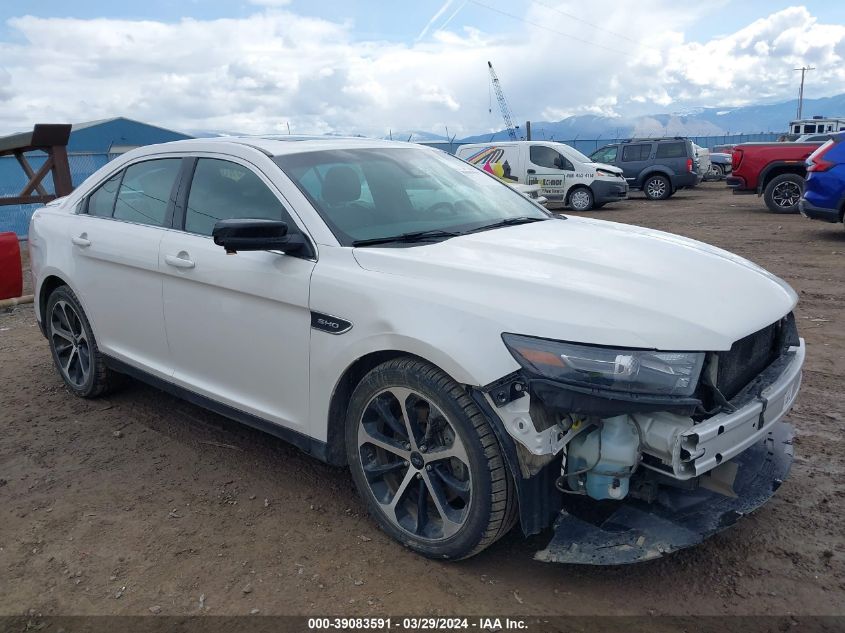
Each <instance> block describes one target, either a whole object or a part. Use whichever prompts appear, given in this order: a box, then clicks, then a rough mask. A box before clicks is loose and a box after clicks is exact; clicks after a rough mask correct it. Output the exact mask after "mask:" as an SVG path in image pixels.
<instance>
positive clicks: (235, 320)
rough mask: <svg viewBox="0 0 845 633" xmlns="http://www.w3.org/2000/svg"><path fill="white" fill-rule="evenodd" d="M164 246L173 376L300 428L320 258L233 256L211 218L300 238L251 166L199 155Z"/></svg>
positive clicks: (305, 410)
mask: <svg viewBox="0 0 845 633" xmlns="http://www.w3.org/2000/svg"><path fill="white" fill-rule="evenodd" d="M186 180H188V181H189V182H190V184H189V185H188V186H186V187H185V189H184V190H183V191H182V192H181V194H180V196H179V201H178V204H177V213H176V220H175V225H176V227H177V228H178V229H180V230H174V231H171V232H169V233H168V234H167V235H166V236H165V237H164V239H163V240H162V243H161V249H160V261H159V266H160V269H161V271H162V273H163V279H164V288H163V297H164V316H165V321H166V329H167V340H168V343H169V345H170V352H171V358H172V362H173V367H174V373H173V380H174V382H176V383H177V384H178V385H181V386H183V387H185V388H187V389H189V390H191V391H193V392H196V393H199V394H202V395H204V396H206V397H209V398H212V399H214V400H216V401H218V402H222V403H223V404H225V405H228V406H231V407H234V408H236V409H239V410H240V411H245V412H247V413H250V414H253V415H256V416H259V417H261V418H263V419H265V420H269V421H271V422H275V423H277V424H281V425H284V426H286V427H289V428H294V429H295V430H302V427H304V426H305V425H306V423H307V416H308V366H309V356H308V349H309V338H310V323H311V321H310V318H311V317H310V311H309V308H308V294H309V292H308V291H309V283H310V278H311V271H312V270H313V268H314V261H312V260H309V259H303V258H300V257H296V256H292V255H284V254H281V253H278V252H267V251H260V252H248V251H242V252H239V253H237V254H235V255H227V254H226V252H225V251H224V249H223V248H222V247H220V246H217V245H216V244H214V241H213V240H212V238H211V237H210V236H211V232H212V229H213V228H214V224H215V222H217V221H218V220H222V219H227V218H270V219H276V220H284V221H286V222H288V226H289V227H290V228H289V230H290V232H291V233H293V232H297V231H299V232H302V229H301V228H300V227H299V226H298V225H297V224H296V223H295V222H294V221H293V220H292V218H291V216H290V215H289V213H288V211H287V209H286V208H285V204H284V203H283V201H282V200H281V198H280V197H279V195H278V194H277V192H276V191H275V189H274V188H273V187H272V185H271V183H270V181H269V179H267V177H266V176H265V175H264V174H263V173H261V172H260V171H259V170H258V169H256V168H255V167H254V166H252V165H251V164H249V163H247V162H245V161H241V160H240V159H235V158H230V157H226V158H225V159H224V158H222V157H211V156H209V157H200V158H198V159H197V160H196V161H195V165H194V168H193V170H192V173H189V174H187V175H186Z"/></svg>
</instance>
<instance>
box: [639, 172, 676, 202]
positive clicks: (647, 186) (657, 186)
mask: <svg viewBox="0 0 845 633" xmlns="http://www.w3.org/2000/svg"><path fill="white" fill-rule="evenodd" d="M643 193H645V197H646V198H648V199H649V200H666V198H668V197H669V196H671V195H672V184H671V183H670V182H669V179H668V178H667V177H666V176H661V175H660V174H655V175H653V176H649V177H648V178H646V181H645V182H644V183H643Z"/></svg>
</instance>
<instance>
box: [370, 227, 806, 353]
mask: <svg viewBox="0 0 845 633" xmlns="http://www.w3.org/2000/svg"><path fill="white" fill-rule="evenodd" d="M353 253H354V256H355V259H356V260H357V262H358V263H359V265H360V266H361V267H362V268H364V269H365V270H369V271H374V272H378V273H384V274H387V275H390V276H391V277H390V279H385V283H386V284H387V283H389V282H393V283H396V282H397V281H398V282H400V283H401V284H402V287H403V288H404V289H407V288H415V289H417V290H418V292H417V293H415V294H416V295H417V296H418V297H419V300H420V301H428V302H435V303H439V304H440V305H442V306H448V308H449V311H450V312H451V311H454V310H459V311H460V313H461V314H462V315H464V317H465V318H470V319H472V318H474V317H476V316H477V318H478V319H479V323H480V322H482V321H483V322H484V323H489V322H490V321H491V320H494V321H495V324H496V326H497V327H498V328H499V329H501V331H503V332H515V333H519V334H526V335H532V336H540V337H544V338H552V339H559V340H567V341H575V342H583V343H592V344H602V345H615V346H624V347H641V348H650V349H663V350H678V351H681V350H702V351H716V350H725V349H729V348H730V346H731V344H732V343H733V342H734V341H736V340H738V339H740V338H742V337H744V336H746V335H748V334H750V333H752V332H756V331H757V330H759V329H761V328H763V327H765V326H767V325H769V324H771V323H773V322H774V321H776V320H778V319H780V318H781V317H783V316H784V315H786V314H788V313H789V312H790V310H792V309H793V307H794V306H795V303H796V301H797V297H796V295H795V292H794V291H793V290H792V289H791V288H790V287H789V286H788V285H787V284H786V283H785V282H784V281H782V280H781V279H779V278H778V277H776V276H774V275H772V274H771V273H768V272H766V271H765V270H763V269H762V268H760V267H759V266H757V265H755V264H753V263H752V262H750V261H748V260H745V259H743V258H741V257H739V256H737V255H734V254H732V253H729V252H727V251H723V250H721V249H718V248H715V247H713V246H709V245H707V244H703V243H701V242H696V241H694V240H690V239H687V238H683V237H680V236H677V235H672V234H670V233H664V232H661V231H654V230H650V229H645V228H641V227H636V226H631V225H626V224H618V223H614V222H606V221H602V220H592V219H586V218H566V219H554V220H547V221H543V222H535V223H532V224H525V225H519V226H512V227H504V228H500V229H493V230H489V231H482V232H479V233H473V234H469V235H464V236H459V237H455V238H452V239H448V240H445V241H442V242H439V243H435V244H427V245H415V246H410V247H394V248H390V247H369V248H356V249H354V251H353ZM376 291H378V289H376ZM461 325H462V326H463V325H464V324H461Z"/></svg>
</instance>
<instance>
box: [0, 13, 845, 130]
mask: <svg viewBox="0 0 845 633" xmlns="http://www.w3.org/2000/svg"><path fill="white" fill-rule="evenodd" d="M253 1H255V2H260V3H261V4H264V5H269V4H271V3H272V4H273V5H274V6H278V5H280V4H283V2H280V1H279V0H253ZM488 1H489V2H495V0H488ZM705 4H707V6H711V8H712V6H713V5H712V3H705ZM570 5H572V6H570ZM462 6H463V4H459V3H456V2H445V3H444V4H443V5H441V10H440V11H438V15H435V17H434V18H432V21H431V23H430V24H429V25H428V26H427V27H426V29H424V30H423V31H424V32H426V31H428V30H431V28H433V27H434V26H435V25H436V24H437V22H438V20H441V19H442V18H443V16H444V15H446V13H447V11H449V10H450V9H451V10H456V9H459V8H460V7H462ZM637 6H638V10H637V11H636V12H633V11H623V10H613V11H608V9H607V7H606V6H604V5H601V4H600V3H594V4H593V5H591V6H584V5H582V4H580V3H579V5H578V6H577V7H576V6H574V3H572V2H570V3H560V2H557V3H555V2H554V0H543V2H542V4H540V3H534V4H531V5H530V6H529V8H528V9H527V11H526V12H525V13H524V17H525V19H526V20H528V21H530V22H533V23H535V24H540V25H542V28H539V27H536V26H531V25H529V24H526V23H524V22H520V21H510V22H508V23H509V24H510V27H509V28H510V31H509V32H507V33H499V34H491V33H489V32H484V31H481V30H478V29H473V28H465V29H462V30H444V29H442V26H441V28H440V29H438V30H437V31H435V32H434V33H433V35H432V36H430V37H428V38H427V39H426V40H424V41H417V42H413V43H408V44H401V43H393V42H385V41H361V40H359V39H356V38H354V37H353V36H354V26H353V25H352V24H350V23H337V22H331V21H327V20H320V19H315V18H307V17H303V16H299V15H297V14H295V13H293V12H292V11H290V10H289V9H272V10H267V11H259V12H258V13H256V14H255V15H252V16H249V17H245V18H239V19H219V20H208V21H200V20H195V19H189V18H186V19H183V20H181V21H179V22H176V23H163V22H155V21H129V20H112V19H94V20H80V19H66V18H52V19H41V18H35V17H30V16H27V17H21V18H15V19H12V20H9V21H8V23H7V24H8V27H9V29H10V30H11V31H12V32H13V37H12V38H11V39H10V40H8V41H5V42H0V64H2V68H0V102H2V105H3V107H2V108H0V133H2V132H9V131H14V130H17V129H25V128H27V127H29V126H30V125H32V123H34V122H37V121H45V122H46V121H84V120H90V119H97V118H102V117H107V116H119V115H123V116H129V117H132V118H136V119H140V120H145V121H150V122H152V123H156V124H159V125H164V126H168V127H173V128H176V129H223V130H239V131H243V132H248V133H259V132H273V131H286V129H287V123H288V122H289V123H290V125H291V128H292V130H293V131H294V132H300V133H306V132H317V133H320V132H327V131H337V132H342V133H350V132H360V133H365V134H373V135H382V134H386V133H387V130H388V129H391V128H392V129H393V130H401V129H414V130H428V131H433V132H437V133H442V131H443V129H444V127H445V126H448V127H449V130H450V131H451V132H452V133H457V134H458V135H459V136H463V135H466V134H469V133H476V132H484V131H488V130H490V129H498V128H500V127H501V118H500V116H499V114H498V107H497V104H496V102H495V99H493V100H492V103H491V100H490V93H489V80H488V75H487V64H486V61H487V60H488V59H489V60H492V61H493V63H494V65H495V66H496V70H497V72H498V74H499V77H500V79H501V81H502V84H503V86H504V89H505V92H506V95H507V98H508V101H509V103H510V105H511V109H512V110H513V112H514V115H515V117H516V119H517V120H518V121H524V120H526V119H528V118H533V119H539V118H541V117H552V116H559V117H563V116H564V115H566V114H576V113H593V114H601V115H610V116H614V115H619V114H623V115H624V114H629V113H630V112H631V111H632V110H636V112H643V111H655V110H658V109H660V107H665V108H667V109H675V108H678V109H680V108H682V107H684V106H689V105H725V106H732V105H739V104H742V103H747V102H752V101H757V100H761V99H766V100H774V99H780V98H783V99H787V98H792V97H793V96H794V94H795V92H796V90H795V88H796V85H797V83H796V81H797V78H796V73H795V72H794V71H793V70H792V69H793V68H795V67H796V66H800V65H803V64H812V65H814V66H816V67H817V70H815V71H813V73H812V74H811V75H810V76H809V78H808V86H807V93H808V95H810V96H822V95H825V94H834V93H839V92H843V91H845V64H843V63H842V62H843V56H845V26H841V25H830V24H823V23H822V22H821V21H820V20H819V19H817V18H815V17H813V16H812V15H811V14H810V13H809V12H808V11H807V10H806V9H804V8H801V7H797V8H790V9H785V10H784V11H780V12H778V13H774V14H772V15H770V16H767V17H765V18H762V19H760V20H757V21H756V22H754V23H752V24H750V25H748V26H747V27H745V28H743V29H741V30H739V31H737V32H736V33H732V34H729V35H725V36H721V37H718V38H714V39H713V40H711V41H707V42H695V41H688V39H687V38H686V37H685V35H684V33H685V32H688V31H689V30H690V27H691V26H692V25H693V24H694V23H695V20H696V19H697V18H698V17H700V15H701V13H702V11H704V10H705V9H703V8H701V7H700V6H698V5H696V6H695V7H690V8H684V7H680V6H679V5H678V3H677V2H674V1H673V2H669V0H640V1H639V2H638V5H637ZM701 6H704V5H703V4H702V5H701ZM715 6H716V8H717V9H718V5H715ZM549 7H558V8H559V9H560V10H561V11H568V12H570V13H577V14H578V15H579V16H580V17H581V18H582V19H583V20H584V21H586V22H587V23H592V24H595V25H600V27H599V28H593V27H591V26H590V25H589V24H585V23H583V22H579V23H573V21H572V20H571V19H569V18H567V17H566V16H565V15H563V14H562V13H560V12H557V11H554V10H552V9H550V8H549ZM477 8H478V7H477V5H473V4H469V5H467V7H466V9H465V10H464V11H465V12H466V13H465V14H463V15H464V16H465V17H466V15H468V14H470V15H471V10H473V9H477ZM711 10H712V9H711ZM508 11H511V12H513V11H517V9H511V8H509V9H508ZM520 15H522V14H520ZM505 22H507V21H505ZM655 24H659V28H658V29H656V28H655ZM619 33H625V34H626V37H627V38H629V39H621V38H620V37H619V36H618V34H619ZM567 35H572V36H576V37H578V38H579V40H587V41H592V42H595V43H596V44H598V45H599V46H603V47H604V48H600V47H599V46H591V45H590V44H586V43H583V42H582V41H578V40H573V39H571V37H567ZM608 49H611V50H608ZM617 50H618V51H619V52H614V51H617ZM4 73H5V75H4ZM488 109H489V110H492V112H490V111H488Z"/></svg>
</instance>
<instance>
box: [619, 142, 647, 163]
mask: <svg viewBox="0 0 845 633" xmlns="http://www.w3.org/2000/svg"><path fill="white" fill-rule="evenodd" d="M650 154H651V143H641V144H639V145H626V146H625V147H624V148H623V149H622V160H623V161H626V162H628V161H634V160H648V157H649V155H650Z"/></svg>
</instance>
